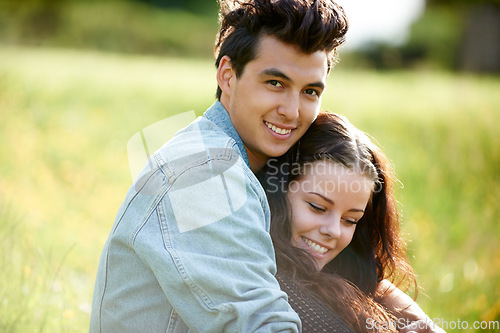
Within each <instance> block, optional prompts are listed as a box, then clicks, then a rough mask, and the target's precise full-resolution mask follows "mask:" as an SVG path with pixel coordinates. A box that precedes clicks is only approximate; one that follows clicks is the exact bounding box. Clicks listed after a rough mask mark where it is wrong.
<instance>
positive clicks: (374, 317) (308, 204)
mask: <svg viewBox="0 0 500 333" xmlns="http://www.w3.org/2000/svg"><path fill="white" fill-rule="evenodd" d="M275 162H277V163H275V164H273V163H268V169H267V174H266V178H265V180H264V187H265V188H266V191H267V194H268V199H269V204H270V207H271V236H272V238H273V242H274V246H275V250H276V258H277V264H278V274H277V278H278V281H279V282H280V284H281V286H282V288H283V290H284V291H286V292H287V293H288V295H289V301H290V303H291V305H292V307H294V309H295V310H296V311H297V312H298V314H299V316H301V319H302V323H303V330H304V332H307V331H314V332H332V331H337V332H343V331H345V332H348V331H350V330H351V329H352V330H354V331H356V332H367V331H370V332H372V331H373V332H396V331H398V330H399V331H404V332H410V331H415V332H439V331H441V330H440V329H439V328H437V327H434V326H433V325H432V322H431V321H430V319H429V318H428V317H427V316H426V315H425V313H424V312H423V311H422V310H421V309H420V307H419V306H418V305H417V304H416V303H415V302H414V301H413V300H412V299H411V298H410V297H409V296H407V295H406V294H405V293H403V292H402V291H401V290H400V289H399V288H397V287H396V285H397V286H399V287H404V288H410V287H413V288H415V291H416V287H417V285H416V281H415V276H414V273H413V271H412V269H411V266H410V265H409V263H408V260H407V256H406V247H405V242H404V241H403V240H402V238H401V237H400V234H399V229H400V228H399V218H398V209H397V205H396V200H395V198H394V195H393V183H394V176H393V173H392V171H391V168H390V165H389V163H388V160H387V159H386V158H385V156H384V155H383V154H382V152H381V151H380V150H379V149H378V148H377V147H376V146H375V145H374V144H373V143H372V142H371V141H370V140H369V139H368V137H367V136H366V135H365V134H363V133H362V132H361V131H359V130H358V129H356V128H355V127H354V126H353V125H351V124H350V123H349V122H348V120H347V119H345V118H344V117H341V116H338V115H335V114H332V113H321V114H320V115H319V116H318V118H317V120H316V121H315V122H314V123H313V124H312V125H311V127H310V129H309V130H308V131H307V132H306V134H305V135H304V136H303V138H302V139H301V140H300V141H299V142H298V143H297V144H296V145H295V147H294V148H293V149H292V150H291V151H290V152H289V153H288V154H287V155H285V156H283V157H282V158H281V159H280V160H278V161H275ZM339 317H341V318H343V320H344V321H345V322H343V321H342V320H340V319H339ZM346 323H347V325H345V324H346ZM410 323H413V325H414V328H410V327H409V326H408V324H410ZM441 332H442V331H441Z"/></svg>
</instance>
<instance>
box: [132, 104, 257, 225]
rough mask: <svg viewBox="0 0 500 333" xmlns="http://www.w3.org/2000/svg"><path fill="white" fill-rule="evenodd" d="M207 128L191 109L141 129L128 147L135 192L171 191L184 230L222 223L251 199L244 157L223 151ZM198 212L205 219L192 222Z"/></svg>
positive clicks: (230, 149) (170, 197)
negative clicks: (203, 214) (194, 212)
mask: <svg viewBox="0 0 500 333" xmlns="http://www.w3.org/2000/svg"><path fill="white" fill-rule="evenodd" d="M206 126H207V122H206V121H204V120H203V118H198V119H196V117H195V114H194V112H193V111H189V112H185V113H182V114H178V115H175V116H172V117H169V118H166V119H163V120H161V121H158V122H156V123H154V124H152V125H150V126H148V127H146V128H144V129H142V130H141V131H139V132H137V133H136V134H134V135H133V136H132V138H131V139H130V140H129V141H128V144H127V152H128V159H129V167H130V175H131V177H132V179H133V180H134V184H133V187H134V189H135V191H136V192H137V193H138V194H141V195H143V196H163V195H164V194H165V193H167V191H168V202H169V204H170V205H171V207H172V210H173V212H174V214H175V218H176V221H177V222H178V227H179V231H180V232H185V231H190V230H193V229H196V228H199V227H202V226H204V225H207V224H210V223H212V222H215V221H218V220H220V219H223V218H224V217H226V216H229V215H231V214H232V213H233V212H235V211H237V210H238V209H240V208H241V207H242V206H243V205H244V203H245V202H246V200H247V192H246V191H247V190H246V176H245V171H244V162H243V159H242V158H241V156H240V154H239V152H238V151H237V150H236V149H233V147H232V146H228V147H225V148H220V147H219V146H218V143H217V142H219V141H217V140H215V143H214V140H213V139H212V137H209V138H207V134H206V133H212V132H211V130H209V131H207V130H206V129H205V127H206ZM208 126H209V125H208ZM185 127H187V128H186V129H184V130H182V129H183V128H185ZM181 130H182V131H181ZM176 133H177V134H176ZM211 135H212V136H213V134H211ZM215 137H217V135H215ZM223 141H224V142H226V144H227V141H228V140H226V139H223ZM220 142H222V141H220ZM164 145H165V146H164ZM167 183H168V184H167ZM214 207H217V209H214ZM193 211H202V212H206V215H205V216H204V218H203V219H199V218H193V215H192V212H193Z"/></svg>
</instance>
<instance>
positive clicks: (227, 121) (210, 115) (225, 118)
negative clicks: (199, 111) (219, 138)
mask: <svg viewBox="0 0 500 333" xmlns="http://www.w3.org/2000/svg"><path fill="white" fill-rule="evenodd" d="M203 116H204V117H206V118H207V119H208V120H210V121H211V122H213V123H214V124H215V125H217V127H219V128H220V129H221V130H223V131H224V132H225V133H226V134H227V135H228V136H229V137H231V138H232V139H233V140H234V141H236V144H237V145H238V148H239V149H240V152H241V156H243V160H244V161H245V163H246V164H247V166H248V167H250V162H249V161H248V155H247V151H246V149H245V145H244V144H243V141H241V138H240V135H239V134H238V132H237V131H236V129H235V128H234V125H233V122H232V121H231V117H230V116H229V113H228V112H227V110H226V108H224V106H223V105H222V103H221V102H220V101H216V102H215V103H214V104H212V106H211V107H209V108H208V110H207V111H205V113H204V114H203Z"/></svg>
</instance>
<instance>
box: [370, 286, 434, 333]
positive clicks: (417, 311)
mask: <svg viewBox="0 0 500 333" xmlns="http://www.w3.org/2000/svg"><path fill="white" fill-rule="evenodd" d="M376 294H377V298H378V299H379V301H380V303H381V304H382V305H384V306H385V307H386V308H387V309H388V310H389V312H391V313H392V314H393V315H394V316H396V317H397V318H398V319H399V320H400V321H399V322H401V323H406V324H407V325H406V326H405V327H403V328H402V329H401V330H400V332H419V333H434V332H436V333H438V332H444V331H443V330H442V329H441V328H439V327H438V326H437V325H435V324H434V323H433V322H432V320H431V319H430V318H429V317H428V316H427V314H426V313H425V312H424V311H423V310H422V309H421V308H420V306H419V305H418V304H417V303H416V302H415V301H414V300H413V299H412V298H411V297H410V296H408V295H407V294H405V293H404V292H403V291H402V290H400V289H399V288H397V287H396V286H395V285H394V284H392V283H391V282H389V281H388V280H382V281H381V282H380V283H379V284H378V286H377V291H376ZM399 322H398V323H399ZM411 323H413V325H411Z"/></svg>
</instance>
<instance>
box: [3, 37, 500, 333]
mask: <svg viewBox="0 0 500 333" xmlns="http://www.w3.org/2000/svg"><path fill="white" fill-rule="evenodd" d="M214 74H215V70H214V68H213V64H212V61H210V60H182V59H165V58H163V59H162V58H154V57H138V56H135V57H132V56H128V57H126V56H119V55H110V54H107V55H104V54H99V53H92V52H75V51H67V50H55V49H53V50H48V49H28V48H6V47H0V142H1V143H2V144H1V145H0V331H1V332H85V331H88V321H89V314H90V304H91V298H92V291H93V284H94V278H95V274H96V269H97V263H98V260H99V256H100V252H101V250H102V246H103V244H104V242H105V239H106V237H107V235H108V233H109V230H110V228H111V225H112V223H113V220H114V215H115V214H116V211H117V210H118V207H119V205H120V203H121V201H122V200H123V198H124V196H125V192H126V190H127V188H128V186H129V185H130V183H131V179H130V173H129V166H128V160H127V151H126V147H127V141H128V140H129V139H130V137H131V136H132V135H134V133H136V132H137V131H139V130H141V129H142V128H144V127H146V126H148V125H150V124H152V123H154V122H156V121H159V120H162V119H164V118H166V117H168V116H170V115H174V114H177V113H180V112H184V111H189V110H195V111H196V113H197V114H199V115H200V114H202V112H203V111H204V110H205V109H206V108H207V107H208V106H209V105H210V104H211V103H212V102H213V100H214V97H213V96H214V93H215V78H214ZM328 86H329V87H328V92H327V94H326V95H325V97H324V99H323V106H324V108H325V109H328V110H331V111H336V112H339V113H343V114H345V115H347V116H348V117H349V118H350V119H351V121H352V122H353V123H354V124H356V125H357V126H358V127H360V128H362V129H363V130H365V131H367V132H369V133H370V134H371V135H372V136H373V137H374V138H375V139H376V140H377V141H378V142H379V144H380V145H381V146H382V147H383V149H384V150H385V151H386V153H387V155H388V156H389V157H390V158H391V160H392V161H393V164H394V167H395V169H396V172H397V174H398V177H399V179H400V181H401V184H402V186H400V188H399V189H398V197H399V200H400V203H401V210H402V218H403V222H402V223H403V228H404V231H405V235H406V238H407V239H408V241H409V243H408V245H409V254H410V256H411V260H412V264H413V265H414V268H415V270H416V272H417V274H418V282H419V285H420V286H421V290H420V293H419V298H418V301H419V303H420V304H421V306H422V307H423V308H424V310H426V312H427V313H428V314H429V315H430V316H431V318H440V319H441V318H442V320H444V321H446V322H448V325H449V327H450V328H453V327H456V326H457V323H458V320H460V324H458V325H462V326H458V327H459V328H464V327H463V325H464V322H465V323H467V324H468V325H469V328H471V327H472V325H473V323H474V322H475V321H500V247H499V246H498V241H499V238H500V237H499V236H500V224H499V223H498V222H500V208H499V199H500V138H499V135H498V131H499V130H500V127H499V125H498V120H500V119H499V118H500V94H499V93H498V92H499V91H500V78H499V77H476V76H471V75H465V74H462V75H452V74H449V73H443V72H431V71H422V72H390V73H387V72H385V73H376V72H370V71H355V70H349V71H348V70H343V69H342V64H340V65H339V66H338V68H337V69H335V70H334V72H333V73H332V75H331V76H330V79H329V82H328ZM403 185H404V186H403ZM484 325H485V324H484V323H483V327H484ZM445 328H446V326H445ZM448 331H449V332H461V331H462V332H467V331H473V330H472V329H469V330H466V329H448ZM490 331H494V330H490ZM499 331H500V330H499Z"/></svg>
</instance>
